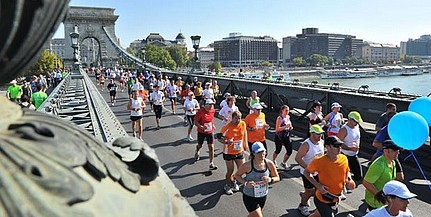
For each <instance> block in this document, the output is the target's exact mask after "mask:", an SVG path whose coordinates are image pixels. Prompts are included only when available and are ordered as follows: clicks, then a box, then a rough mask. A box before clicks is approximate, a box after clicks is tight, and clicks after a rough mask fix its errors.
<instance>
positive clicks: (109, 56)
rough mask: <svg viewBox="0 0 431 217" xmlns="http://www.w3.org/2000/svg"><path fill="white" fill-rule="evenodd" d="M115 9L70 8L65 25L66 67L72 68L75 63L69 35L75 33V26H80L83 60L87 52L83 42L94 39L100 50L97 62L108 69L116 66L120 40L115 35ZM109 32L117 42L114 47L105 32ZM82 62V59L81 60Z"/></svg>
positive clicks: (116, 17) (116, 16) (97, 53)
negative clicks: (84, 49)
mask: <svg viewBox="0 0 431 217" xmlns="http://www.w3.org/2000/svg"><path fill="white" fill-rule="evenodd" d="M114 11H115V9H113V8H96V7H75V6H71V7H69V11H68V13H67V17H66V19H65V20H64V21H63V24H64V36H65V48H64V52H65V53H64V61H65V62H64V63H65V66H70V65H72V63H73V49H72V47H71V41H70V37H69V34H70V33H71V32H73V29H74V26H75V25H76V26H78V31H79V34H80V35H79V44H80V45H81V47H80V49H81V50H80V53H81V58H82V55H83V54H84V52H85V51H83V50H82V49H83V46H82V42H83V41H84V40H85V39H91V38H93V39H94V43H97V44H98V46H96V47H97V48H98V50H97V51H96V52H95V53H96V60H99V61H100V64H101V65H103V66H106V67H111V66H114V65H115V64H116V63H117V61H118V59H119V58H118V55H119V54H118V51H117V48H116V46H119V44H120V43H119V39H118V38H117V36H116V34H115V22H116V21H117V19H118V17H119V16H118V15H115V14H114ZM103 27H105V29H106V30H107V32H108V34H109V35H110V36H111V37H112V38H114V39H115V40H116V41H117V45H114V44H113V43H111V41H110V40H109V38H108V36H107V35H106V33H105V32H104V30H103ZM81 61H82V59H81Z"/></svg>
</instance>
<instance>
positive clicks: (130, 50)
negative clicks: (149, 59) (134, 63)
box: [126, 47, 136, 56]
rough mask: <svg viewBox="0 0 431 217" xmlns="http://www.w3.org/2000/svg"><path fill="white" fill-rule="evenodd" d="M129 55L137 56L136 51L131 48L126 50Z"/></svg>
mask: <svg viewBox="0 0 431 217" xmlns="http://www.w3.org/2000/svg"><path fill="white" fill-rule="evenodd" d="M126 51H127V53H129V54H131V55H133V56H136V54H135V51H133V49H132V48H131V47H128V48H126Z"/></svg>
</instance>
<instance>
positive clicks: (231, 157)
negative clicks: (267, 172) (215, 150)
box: [218, 111, 247, 195]
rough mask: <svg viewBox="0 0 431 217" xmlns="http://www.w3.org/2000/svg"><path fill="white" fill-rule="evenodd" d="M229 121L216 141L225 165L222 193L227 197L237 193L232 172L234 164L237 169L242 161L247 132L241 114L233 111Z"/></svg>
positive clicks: (245, 147) (245, 148) (237, 189)
mask: <svg viewBox="0 0 431 217" xmlns="http://www.w3.org/2000/svg"><path fill="white" fill-rule="evenodd" d="M230 116H231V118H230V119H231V120H232V121H230V122H229V123H227V124H226V125H224V126H223V127H222V128H221V130H220V133H221V134H222V135H223V136H222V137H220V138H218V141H219V142H220V143H222V144H223V159H224V161H225V163H226V176H225V178H226V185H225V186H224V191H225V193H226V194H227V195H231V194H233V192H237V191H239V185H238V184H237V182H236V180H235V178H234V176H233V172H234V169H235V168H234V167H235V164H236V167H237V169H238V168H239V167H241V165H242V164H243V163H244V162H245V161H244V150H247V130H246V129H245V128H246V125H245V122H244V121H242V120H241V116H242V114H241V112H239V111H234V112H233V113H231V114H230Z"/></svg>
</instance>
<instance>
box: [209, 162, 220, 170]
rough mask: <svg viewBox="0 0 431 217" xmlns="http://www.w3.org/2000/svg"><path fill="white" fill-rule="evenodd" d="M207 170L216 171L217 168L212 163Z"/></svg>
mask: <svg viewBox="0 0 431 217" xmlns="http://www.w3.org/2000/svg"><path fill="white" fill-rule="evenodd" d="M209 169H210V170H216V169H218V167H217V166H216V165H215V164H214V163H210V166H209Z"/></svg>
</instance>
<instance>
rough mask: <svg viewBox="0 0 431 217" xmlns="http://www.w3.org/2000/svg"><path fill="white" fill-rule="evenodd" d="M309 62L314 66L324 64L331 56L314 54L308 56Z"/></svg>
mask: <svg viewBox="0 0 431 217" xmlns="http://www.w3.org/2000/svg"><path fill="white" fill-rule="evenodd" d="M307 63H309V64H310V65H312V66H324V65H325V64H328V63H329V58H328V57H327V56H323V55H320V54H312V55H311V56H310V57H308V58H307Z"/></svg>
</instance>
